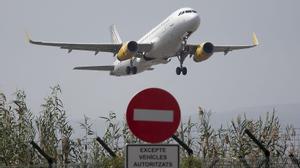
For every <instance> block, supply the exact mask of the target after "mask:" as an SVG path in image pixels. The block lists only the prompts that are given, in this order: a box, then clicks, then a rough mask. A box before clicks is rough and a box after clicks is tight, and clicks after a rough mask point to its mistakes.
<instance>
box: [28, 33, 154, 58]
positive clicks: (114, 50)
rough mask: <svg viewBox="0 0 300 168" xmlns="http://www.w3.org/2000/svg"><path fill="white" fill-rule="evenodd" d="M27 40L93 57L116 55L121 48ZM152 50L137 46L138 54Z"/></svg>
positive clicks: (111, 44)
mask: <svg viewBox="0 0 300 168" xmlns="http://www.w3.org/2000/svg"><path fill="white" fill-rule="evenodd" d="M27 39H28V41H29V43H31V44H35V45H43V46H53V47H60V48H61V49H67V50H68V52H69V53H70V52H71V51H72V50H85V51H93V52H95V55H96V54H98V53H99V52H111V53H114V54H116V53H117V52H118V51H119V50H120V48H121V47H122V43H120V44H113V43H102V44H92V43H91V44H72V43H56V42H42V41H34V40H31V39H30V38H29V36H28V35H27ZM151 48H152V44H138V52H139V53H143V52H149V51H150V50H151Z"/></svg>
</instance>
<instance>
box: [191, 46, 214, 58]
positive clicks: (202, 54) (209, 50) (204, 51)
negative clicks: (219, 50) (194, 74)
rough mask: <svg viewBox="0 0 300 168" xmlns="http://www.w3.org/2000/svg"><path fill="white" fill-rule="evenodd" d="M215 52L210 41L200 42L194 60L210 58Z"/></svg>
mask: <svg viewBox="0 0 300 168" xmlns="http://www.w3.org/2000/svg"><path fill="white" fill-rule="evenodd" d="M213 53H214V45H213V44H212V43H210V42H206V43H202V44H200V45H199V46H198V47H197V49H196V52H195V55H194V61H195V62H201V61H204V60H206V59H208V58H209V57H210V56H211V55H212V54H213Z"/></svg>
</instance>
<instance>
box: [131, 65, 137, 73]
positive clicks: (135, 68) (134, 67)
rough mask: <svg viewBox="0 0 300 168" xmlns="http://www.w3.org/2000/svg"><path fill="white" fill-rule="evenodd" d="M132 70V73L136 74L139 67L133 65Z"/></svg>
mask: <svg viewBox="0 0 300 168" xmlns="http://www.w3.org/2000/svg"><path fill="white" fill-rule="evenodd" d="M131 71H132V74H136V73H137V67H136V66H133V67H131Z"/></svg>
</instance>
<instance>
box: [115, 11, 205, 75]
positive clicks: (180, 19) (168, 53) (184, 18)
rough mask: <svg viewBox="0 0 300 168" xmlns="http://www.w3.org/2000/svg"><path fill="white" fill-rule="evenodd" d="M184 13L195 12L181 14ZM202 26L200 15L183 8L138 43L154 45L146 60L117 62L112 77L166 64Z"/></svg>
mask: <svg viewBox="0 0 300 168" xmlns="http://www.w3.org/2000/svg"><path fill="white" fill-rule="evenodd" d="M182 11H193V12H188V13H184V14H180V12H182ZM199 25H200V17H199V15H198V14H197V13H196V12H195V11H194V10H193V9H191V8H181V9H179V10H177V11H175V12H174V13H172V14H171V15H170V16H169V17H167V18H166V19H165V20H164V21H162V22H161V23H160V24H159V25H157V26H156V27H155V28H153V29H152V30H151V31H150V32H149V33H147V34H146V35H144V36H143V37H142V38H141V39H140V40H138V41H137V42H138V43H151V44H153V47H152V49H151V50H150V52H148V53H145V57H146V58H136V57H134V58H132V59H129V60H125V61H119V60H116V61H115V62H114V66H115V67H114V70H113V71H112V72H111V75H115V76H124V75H128V74H127V73H126V67H128V66H136V67H137V73H140V72H143V71H145V70H148V69H149V68H151V66H153V65H157V64H165V63H168V62H169V59H170V58H171V57H174V56H176V54H177V52H178V51H180V50H181V48H182V42H183V38H184V37H185V36H187V34H191V33H193V32H194V31H196V30H197V28H198V27H199Z"/></svg>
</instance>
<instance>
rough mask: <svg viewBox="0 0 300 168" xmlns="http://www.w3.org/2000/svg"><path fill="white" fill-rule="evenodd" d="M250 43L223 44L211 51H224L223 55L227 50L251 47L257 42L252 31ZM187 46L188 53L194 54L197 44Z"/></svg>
mask: <svg viewBox="0 0 300 168" xmlns="http://www.w3.org/2000/svg"><path fill="white" fill-rule="evenodd" d="M252 42H253V44H252V45H224V46H214V50H213V52H224V55H226V54H227V53H228V52H230V51H233V50H241V49H246V48H252V47H256V46H257V45H258V44H259V43H258V40H257V37H256V34H255V33H253V35H252ZM187 46H188V48H189V52H190V54H192V55H193V54H195V52H196V49H197V47H199V45H189V44H188V45H187Z"/></svg>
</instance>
